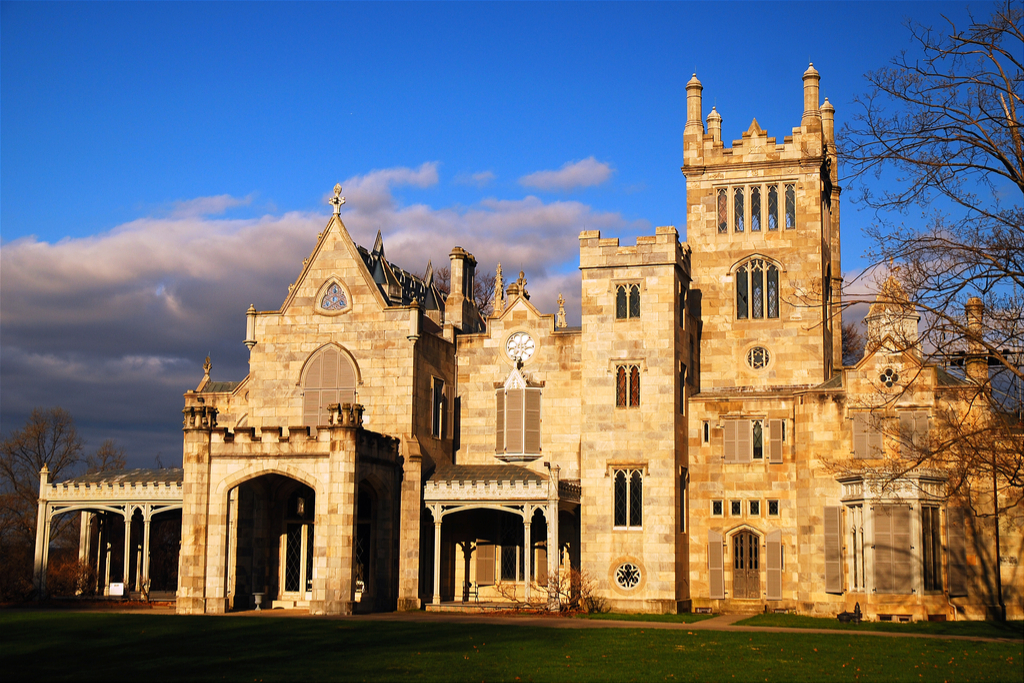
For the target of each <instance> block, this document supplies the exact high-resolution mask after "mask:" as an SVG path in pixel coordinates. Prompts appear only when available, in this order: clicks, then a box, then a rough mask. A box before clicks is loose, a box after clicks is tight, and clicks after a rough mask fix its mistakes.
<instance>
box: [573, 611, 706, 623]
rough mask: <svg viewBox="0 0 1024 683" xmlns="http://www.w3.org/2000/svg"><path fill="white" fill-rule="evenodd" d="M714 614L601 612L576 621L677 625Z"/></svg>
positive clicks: (582, 616) (580, 615) (696, 620)
mask: <svg viewBox="0 0 1024 683" xmlns="http://www.w3.org/2000/svg"><path fill="white" fill-rule="evenodd" d="M714 616H715V615H714V614H689V613H683V614H644V613H641V612H602V613H594V614H579V615H577V617H576V618H577V619H608V620H610V621H668V622H673V623H677V624H693V623H695V622H698V621H704V620H705V619H711V618H712V617H714Z"/></svg>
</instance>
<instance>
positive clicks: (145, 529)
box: [139, 505, 153, 597]
mask: <svg viewBox="0 0 1024 683" xmlns="http://www.w3.org/2000/svg"><path fill="white" fill-rule="evenodd" d="M152 519H153V506H152V505H146V506H144V507H143V508H142V585H141V586H139V590H145V592H146V595H147V597H148V596H149V522H150V520H152Z"/></svg>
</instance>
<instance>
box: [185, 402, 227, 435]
mask: <svg viewBox="0 0 1024 683" xmlns="http://www.w3.org/2000/svg"><path fill="white" fill-rule="evenodd" d="M217 412H218V411H217V409H216V408H214V407H213V406H208V405H202V404H200V405H188V406H185V407H184V408H183V409H182V411H181V413H182V415H183V416H184V419H183V420H182V427H183V429H184V430H185V431H195V430H206V431H209V430H211V429H214V428H215V427H216V426H217Z"/></svg>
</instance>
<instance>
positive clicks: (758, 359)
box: [747, 346, 771, 370]
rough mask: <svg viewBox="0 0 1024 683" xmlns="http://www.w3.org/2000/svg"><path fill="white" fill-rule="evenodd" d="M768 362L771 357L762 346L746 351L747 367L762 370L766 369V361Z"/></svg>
mask: <svg viewBox="0 0 1024 683" xmlns="http://www.w3.org/2000/svg"><path fill="white" fill-rule="evenodd" d="M770 360H771V355H770V354H769V353H768V349H766V348H764V347H763V346H755V347H754V348H752V349H750V350H749V351H747V365H749V366H750V367H752V368H754V369H755V370H763V369H764V368H766V367H768V361H770Z"/></svg>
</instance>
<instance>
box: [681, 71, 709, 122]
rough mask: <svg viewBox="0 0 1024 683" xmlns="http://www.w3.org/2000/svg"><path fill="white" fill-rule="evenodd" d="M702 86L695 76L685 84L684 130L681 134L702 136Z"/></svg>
mask: <svg viewBox="0 0 1024 683" xmlns="http://www.w3.org/2000/svg"><path fill="white" fill-rule="evenodd" d="M702 90H704V86H703V85H701V83H700V81H699V80H697V74H693V78H691V79H690V80H689V82H688V83H687V84H686V128H685V129H684V131H683V133H684V134H687V133H690V134H698V135H700V134H703V133H704V122H703V121H702V120H701V118H702V113H703V112H702V109H703V105H702V103H701V91H702Z"/></svg>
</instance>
